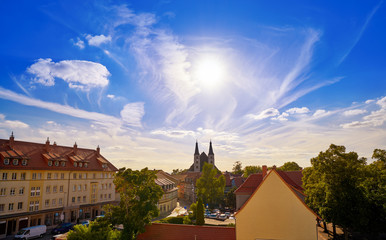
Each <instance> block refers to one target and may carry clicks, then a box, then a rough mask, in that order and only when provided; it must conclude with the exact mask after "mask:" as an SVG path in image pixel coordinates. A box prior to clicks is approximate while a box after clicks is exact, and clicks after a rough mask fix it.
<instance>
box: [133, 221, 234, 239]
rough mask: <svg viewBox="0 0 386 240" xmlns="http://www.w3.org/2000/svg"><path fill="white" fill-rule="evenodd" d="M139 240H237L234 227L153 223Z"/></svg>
mask: <svg viewBox="0 0 386 240" xmlns="http://www.w3.org/2000/svg"><path fill="white" fill-rule="evenodd" d="M137 239H138V240H150V239H151V240H153V239H157V240H181V239H186V240H213V239H222V240H235V239H236V232H235V228H233V227H214V226H195V225H180V224H164V223H153V224H152V225H149V226H146V231H145V232H144V233H142V234H140V235H139V236H138V237H137Z"/></svg>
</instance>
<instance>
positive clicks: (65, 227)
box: [51, 223, 74, 235]
mask: <svg viewBox="0 0 386 240" xmlns="http://www.w3.org/2000/svg"><path fill="white" fill-rule="evenodd" d="M72 229H74V224H72V223H61V224H59V225H58V226H56V227H55V228H54V229H52V231H51V234H54V235H55V234H58V233H66V232H68V231H70V230H72Z"/></svg>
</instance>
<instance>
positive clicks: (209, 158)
mask: <svg viewBox="0 0 386 240" xmlns="http://www.w3.org/2000/svg"><path fill="white" fill-rule="evenodd" d="M208 163H209V164H212V165H213V167H214V153H213V148H212V140H210V143H209V153H208Z"/></svg>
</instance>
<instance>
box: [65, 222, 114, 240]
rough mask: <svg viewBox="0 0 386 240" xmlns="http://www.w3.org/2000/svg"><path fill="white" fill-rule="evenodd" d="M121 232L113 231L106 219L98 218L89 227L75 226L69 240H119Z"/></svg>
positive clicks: (68, 237) (69, 234)
mask: <svg viewBox="0 0 386 240" xmlns="http://www.w3.org/2000/svg"><path fill="white" fill-rule="evenodd" d="M120 236H121V232H119V231H118V230H113V228H112V226H111V224H110V222H109V221H108V219H106V218H98V219H96V220H95V221H93V222H91V223H90V225H89V226H85V225H82V224H78V225H75V227H74V230H71V231H70V232H69V233H68V236H67V239H68V240H118V239H120Z"/></svg>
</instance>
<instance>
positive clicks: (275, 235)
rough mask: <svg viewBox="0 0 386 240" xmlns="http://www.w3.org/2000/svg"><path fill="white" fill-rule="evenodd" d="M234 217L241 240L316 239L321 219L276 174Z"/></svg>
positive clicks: (265, 181) (271, 174) (298, 193)
mask: <svg viewBox="0 0 386 240" xmlns="http://www.w3.org/2000/svg"><path fill="white" fill-rule="evenodd" d="M235 217H236V239H238V240H256V239H259V240H260V239H283V240H284V239H287V240H312V239H317V228H316V223H317V221H316V219H317V218H318V216H317V215H316V214H315V213H314V212H313V211H312V210H311V209H309V208H308V207H307V206H306V205H305V204H304V202H303V201H302V194H301V193H300V192H298V191H296V190H295V189H294V188H292V187H291V186H290V185H289V184H287V183H286V182H285V181H284V180H283V179H282V178H281V176H280V175H279V174H278V173H277V172H276V170H271V172H270V173H269V174H268V175H267V176H266V177H265V178H264V180H263V182H262V183H261V184H260V186H259V187H258V188H257V189H256V190H255V192H254V193H253V194H252V196H251V197H250V198H249V199H248V201H247V202H246V203H245V204H244V206H243V207H242V208H241V209H240V210H239V212H237V214H236V216H235Z"/></svg>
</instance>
